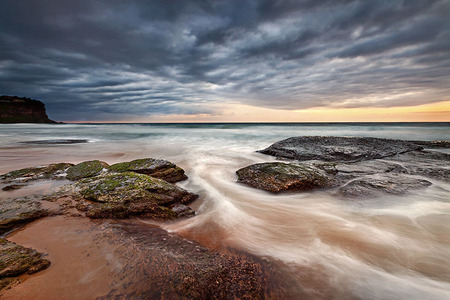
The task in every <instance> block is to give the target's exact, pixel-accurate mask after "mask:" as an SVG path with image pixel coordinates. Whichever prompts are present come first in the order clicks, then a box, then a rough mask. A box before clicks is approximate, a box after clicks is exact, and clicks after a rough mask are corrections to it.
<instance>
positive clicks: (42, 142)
mask: <svg viewBox="0 0 450 300" xmlns="http://www.w3.org/2000/svg"><path fill="white" fill-rule="evenodd" d="M21 143H22V144H34V145H67V144H83V143H89V141H88V140H78V139H64V140H38V141H25V142H21Z"/></svg>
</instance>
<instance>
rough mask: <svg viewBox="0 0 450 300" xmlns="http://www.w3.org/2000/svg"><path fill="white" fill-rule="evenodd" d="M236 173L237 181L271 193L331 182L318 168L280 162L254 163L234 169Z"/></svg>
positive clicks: (303, 188)
mask: <svg viewBox="0 0 450 300" xmlns="http://www.w3.org/2000/svg"><path fill="white" fill-rule="evenodd" d="M236 174H237V176H238V182H239V183H243V184H246V185H249V186H251V187H254V188H257V189H262V190H266V191H269V192H273V193H278V192H282V191H288V190H289V191H305V190H311V189H314V188H323V187H330V186H332V182H333V180H332V179H331V178H330V177H329V176H328V175H327V173H326V172H324V171H323V170H321V169H319V168H314V167H312V166H306V165H296V164H286V163H281V162H275V163H262V164H254V165H251V166H248V167H245V168H242V169H240V170H238V171H236Z"/></svg>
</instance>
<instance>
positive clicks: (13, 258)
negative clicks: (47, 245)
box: [0, 238, 50, 289]
mask: <svg viewBox="0 0 450 300" xmlns="http://www.w3.org/2000/svg"><path fill="white" fill-rule="evenodd" d="M49 265H50V261H48V260H47V259H44V258H42V254H41V253H39V252H37V251H36V250H33V249H31V248H25V247H23V246H20V245H17V244H15V243H12V242H9V241H7V240H5V239H3V238H0V289H3V288H6V287H8V286H9V285H11V284H14V283H15V282H17V281H18V279H17V278H16V277H17V276H19V275H22V274H34V273H36V272H39V271H42V270H44V269H46V268H47V267H48V266H49Z"/></svg>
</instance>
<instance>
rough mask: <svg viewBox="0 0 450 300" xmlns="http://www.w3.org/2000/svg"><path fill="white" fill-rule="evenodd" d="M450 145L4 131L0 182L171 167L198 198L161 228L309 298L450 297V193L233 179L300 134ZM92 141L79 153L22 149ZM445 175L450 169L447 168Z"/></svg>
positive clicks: (254, 128) (390, 129)
mask: <svg viewBox="0 0 450 300" xmlns="http://www.w3.org/2000/svg"><path fill="white" fill-rule="evenodd" d="M305 135H308V136H311V135H321V136H360V137H362V136H367V137H380V138H393V139H407V140H429V141H430V140H450V123H348V124H343V123H336V124H329V123H313V124H300V123H289V124H264V123H259V124H14V125H0V173H5V172H8V171H11V170H14V169H18V168H22V167H29V166H36V165H41V164H46V163H55V162H72V163H78V162H81V161H85V160H91V159H99V160H103V161H106V162H107V163H110V164H112V163H116V162H121V161H129V160H132V159H136V158H145V157H153V158H162V159H166V160H169V161H172V162H174V163H176V164H177V165H179V166H180V167H182V168H183V169H185V171H186V173H187V175H188V177H189V179H188V180H187V181H185V182H182V183H179V185H180V186H182V187H183V188H186V189H188V190H189V191H192V192H196V193H198V194H199V195H200V196H201V197H200V201H198V202H197V203H195V204H194V205H195V209H196V212H197V215H196V216H195V217H194V218H190V219H187V220H183V221H180V222H177V223H173V224H168V225H164V226H165V228H166V229H167V230H169V231H173V232H178V233H180V234H182V235H184V236H186V237H189V238H193V239H196V240H198V241H200V242H202V243H205V244H208V245H210V246H211V247H216V248H221V247H234V248H238V249H243V250H246V251H248V252H250V253H253V254H255V255H258V256H262V257H267V258H270V259H272V260H276V261H279V262H281V263H282V264H283V265H285V266H286V268H287V269H289V272H291V274H293V276H294V277H295V279H296V280H297V284H298V287H299V289H301V290H302V291H303V292H304V293H306V294H307V295H308V296H309V297H310V298H338V299H346V298H361V299H450V184H448V183H446V182H443V181H438V180H433V185H432V186H430V187H428V188H426V189H423V190H417V191H413V192H411V193H410V194H408V195H407V196H391V195H390V196H384V197H381V198H375V199H362V200H350V199H342V198H337V197H335V196H334V195H333V194H332V193H331V192H328V191H317V192H303V193H288V194H280V195H274V194H270V193H267V192H264V191H259V190H256V189H252V188H249V187H247V186H244V185H241V184H238V183H236V175H235V172H236V170H238V169H239V168H242V167H245V166H248V165H250V164H253V163H260V162H268V161H275V158H273V157H271V156H267V155H263V154H260V153H256V152H255V151H256V150H259V149H264V148H266V147H268V146H269V145H271V144H272V143H274V142H276V141H279V140H282V139H285V138H288V137H293V136H305ZM67 139H85V140H87V141H88V142H87V143H81V144H66V145H58V144H45V143H44V144H33V143H23V142H33V141H44V140H67ZM440 167H448V168H450V166H445V165H441V166H440Z"/></svg>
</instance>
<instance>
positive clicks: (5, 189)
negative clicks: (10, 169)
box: [2, 184, 27, 191]
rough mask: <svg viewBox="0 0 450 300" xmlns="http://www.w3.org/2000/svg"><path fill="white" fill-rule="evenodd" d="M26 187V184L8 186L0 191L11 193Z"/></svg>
mask: <svg viewBox="0 0 450 300" xmlns="http://www.w3.org/2000/svg"><path fill="white" fill-rule="evenodd" d="M24 186H27V185H26V184H10V185H7V186H5V187H3V188H2V191H13V190H18V189H21V188H23V187H24Z"/></svg>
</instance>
